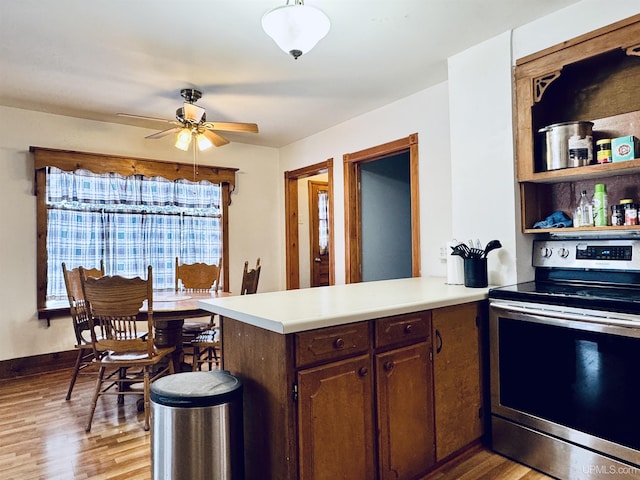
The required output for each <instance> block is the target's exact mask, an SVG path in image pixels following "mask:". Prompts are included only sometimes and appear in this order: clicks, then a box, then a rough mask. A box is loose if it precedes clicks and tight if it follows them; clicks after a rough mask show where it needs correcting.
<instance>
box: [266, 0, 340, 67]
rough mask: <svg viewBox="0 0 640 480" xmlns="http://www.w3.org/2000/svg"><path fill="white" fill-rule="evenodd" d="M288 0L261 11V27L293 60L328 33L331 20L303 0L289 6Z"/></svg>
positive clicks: (296, 0) (297, 0)
mask: <svg viewBox="0 0 640 480" xmlns="http://www.w3.org/2000/svg"><path fill="white" fill-rule="evenodd" d="M290 1H291V0H287V3H286V5H282V6H280V7H276V8H274V9H272V10H269V11H268V12H267V13H265V14H264V16H263V17H262V28H263V29H264V31H265V32H266V33H267V35H269V36H270V37H271V38H273V40H274V41H275V42H276V44H277V45H278V46H279V47H280V48H281V49H282V50H283V51H284V52H286V53H288V54H290V55H291V56H293V58H294V59H296V60H297V59H298V57H299V56H300V55H302V54H304V53H307V52H308V51H309V50H311V49H312V48H313V47H314V46H315V45H316V44H317V43H318V42H319V41H320V40H322V39H323V38H324V37H325V36H326V35H327V33H329V28H330V27H331V22H330V21H329V17H327V16H326V15H325V13H324V12H323V11H322V10H319V9H317V8H315V7H311V6H307V5H305V4H304V0H293V1H294V4H293V5H290V4H289V2H290Z"/></svg>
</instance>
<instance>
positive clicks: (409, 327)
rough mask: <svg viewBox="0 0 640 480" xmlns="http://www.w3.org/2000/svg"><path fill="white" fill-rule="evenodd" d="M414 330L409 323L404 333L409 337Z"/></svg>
mask: <svg viewBox="0 0 640 480" xmlns="http://www.w3.org/2000/svg"><path fill="white" fill-rule="evenodd" d="M412 330H413V325H411V324H410V323H407V324H406V325H405V326H404V333H405V334H406V335H409V334H410V333H411V332H412Z"/></svg>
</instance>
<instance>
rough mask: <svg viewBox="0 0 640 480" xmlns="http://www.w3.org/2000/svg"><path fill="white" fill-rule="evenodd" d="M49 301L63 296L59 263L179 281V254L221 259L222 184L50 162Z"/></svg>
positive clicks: (188, 259) (169, 283)
mask: <svg viewBox="0 0 640 480" xmlns="http://www.w3.org/2000/svg"><path fill="white" fill-rule="evenodd" d="M46 202H47V279H48V282H47V297H46V298H47V300H50V299H64V298H66V289H65V285H64V279H63V277H62V268H61V265H62V262H65V263H66V264H67V266H68V267H69V268H75V267H77V266H80V265H82V266H85V267H87V268H93V267H98V266H99V265H100V261H101V260H102V261H104V265H105V273H106V274H107V275H121V276H123V277H134V276H140V277H143V278H144V277H145V275H146V270H147V265H151V266H152V267H153V286H154V288H155V289H171V288H173V287H174V284H175V282H174V279H175V272H174V269H175V258H176V257H179V258H180V260H181V261H182V262H183V263H194V262H204V263H209V264H211V263H214V264H218V262H219V261H220V258H221V257H222V245H221V238H220V218H221V216H222V215H221V208H220V205H221V188H220V185H219V184H212V183H210V182H208V181H206V180H204V181H201V182H190V181H188V180H185V179H179V180H175V181H173V182H171V181H169V180H167V179H164V178H162V177H153V178H147V177H144V176H142V175H132V176H129V177H123V176H122V175H119V174H117V173H104V174H96V173H92V172H90V171H88V170H76V171H75V172H64V171H62V170H60V169H59V168H56V167H48V168H47V192H46Z"/></svg>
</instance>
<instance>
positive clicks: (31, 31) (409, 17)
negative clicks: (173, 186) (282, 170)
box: [0, 0, 578, 147]
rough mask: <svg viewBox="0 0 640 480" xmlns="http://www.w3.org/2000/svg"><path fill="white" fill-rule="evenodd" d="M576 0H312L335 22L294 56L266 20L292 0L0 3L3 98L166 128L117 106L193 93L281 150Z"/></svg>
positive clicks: (160, 107)
mask: <svg viewBox="0 0 640 480" xmlns="http://www.w3.org/2000/svg"><path fill="white" fill-rule="evenodd" d="M291 1H292V2H293V0H291ZM577 1H578V0H535V1H532V0H306V4H307V5H312V6H316V7H318V8H320V9H322V10H323V11H324V12H325V13H326V14H327V15H328V16H329V18H330V19H331V23H332V27H331V30H330V32H329V34H328V35H327V37H325V38H324V39H323V40H321V41H320V43H319V44H318V45H317V46H316V47H315V48H314V49H313V50H312V51H311V52H309V53H308V54H306V55H303V56H302V57H300V58H299V59H298V60H293V58H292V57H289V56H288V55H287V54H285V53H284V52H283V51H281V50H280V49H279V48H278V47H277V46H276V45H275V43H274V42H273V41H272V40H271V39H270V38H269V37H267V36H266V34H265V33H264V32H263V31H262V28H261V25H260V20H261V17H262V15H263V14H264V13H265V12H266V11H268V10H269V9H271V8H273V7H276V6H279V5H284V4H285V3H286V0H1V2H0V105H6V106H12V107H18V108H25V109H31V110H38V111H43V112H50V113H57V114H62V115H70V116H75V117H80V118H87V119H95V120H101V121H107V122H116V123H125V124H129V125H137V126H141V127H146V128H151V129H156V130H161V129H163V128H166V127H167V125H166V124H163V123H160V122H148V121H147V122H145V121H136V120H131V119H125V118H122V117H118V116H116V113H118V112H126V113H131V114H136V115H144V116H150V117H159V118H166V119H169V120H172V119H173V118H174V114H175V110H176V109H177V108H179V107H180V106H181V105H182V101H183V100H182V98H181V97H180V94H179V92H180V89H182V88H185V87H194V88H198V89H200V90H202V92H203V98H202V99H201V100H200V101H199V102H198V105H200V106H202V107H205V108H206V109H207V119H208V120H210V121H213V120H216V121H235V122H255V123H257V124H258V125H259V127H260V133H259V134H257V135H256V134H249V133H245V134H238V133H236V134H225V136H226V137H227V138H229V139H230V140H232V141H240V142H244V143H251V144H256V145H265V146H271V147H280V146H283V145H287V144H289V143H291V142H294V141H296V140H299V139H301V138H304V137H307V136H309V135H312V134H314V133H316V132H319V131H322V130H324V129H327V128H329V127H331V126H333V125H336V124H338V123H341V122H343V121H345V120H348V119H350V118H353V117H356V116H358V115H360V114H363V113H365V112H368V111H371V110H373V109H375V108H377V107H381V106H383V105H385V104H388V103H390V102H392V101H394V100H397V99H399V98H402V97H406V96H407V95H410V94H412V93H415V92H417V91H420V90H423V89H425V88H427V87H429V86H431V85H434V84H436V83H439V82H442V81H444V80H446V75H447V65H446V59H447V57H450V56H451V55H454V54H456V53H458V52H461V51H463V50H465V49H467V48H468V47H470V46H472V45H474V44H477V43H480V42H482V41H483V40H486V39H488V38H491V37H494V36H495V35H498V34H500V33H503V32H505V31H508V30H510V29H512V28H515V27H518V26H520V25H523V24H526V23H528V22H530V21H532V20H534V19H536V18H539V17H542V16H545V15H547V14H549V13H551V12H553V11H556V10H559V9H561V8H564V7H566V6H568V5H570V4H573V3H577ZM541 34H543V32H541ZM149 141H158V142H160V141H163V142H167V144H168V145H169V144H170V140H168V139H167V138H164V139H160V140H149Z"/></svg>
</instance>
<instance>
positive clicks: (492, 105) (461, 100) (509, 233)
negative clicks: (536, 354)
mask: <svg viewBox="0 0 640 480" xmlns="http://www.w3.org/2000/svg"><path fill="white" fill-rule="evenodd" d="M638 13H640V2H638V1H626V0H609V1H602V0H584V1H582V2H580V3H577V4H574V5H572V6H569V7H567V8H565V9H563V10H560V11H558V12H556V13H554V14H552V15H549V16H547V17H544V18H542V19H540V20H538V21H536V22H532V23H530V24H528V25H525V26H523V27H521V28H518V29H516V30H514V32H513V35H511V34H510V32H506V33H504V34H502V35H498V36H497V37H495V38H493V39H491V40H489V41H486V42H484V43H482V44H479V45H476V46H474V47H473V48H470V49H468V50H466V51H464V52H462V53H460V54H458V55H456V56H454V57H452V58H450V59H449V101H450V109H451V110H450V111H451V124H450V128H451V145H452V148H451V168H452V178H454V179H455V181H454V182H453V184H452V204H453V227H452V228H453V235H454V236H455V237H458V239H467V238H468V237H472V238H475V236H480V238H481V240H483V241H484V242H486V241H487V240H488V239H489V237H491V238H493V237H495V238H497V239H499V240H500V241H501V242H502V244H503V245H504V248H503V249H501V250H498V251H496V252H495V254H491V255H490V256H489V282H490V283H493V284H506V283H515V282H517V281H525V280H531V279H532V278H533V269H532V268H531V242H532V236H531V235H526V236H525V235H523V234H522V233H520V231H521V229H520V218H519V215H520V213H519V212H520V206H519V193H518V189H517V183H516V180H515V169H514V160H513V158H514V148H513V129H512V125H513V121H512V119H513V112H514V110H513V100H512V98H513V88H512V80H511V72H512V66H513V65H515V60H516V59H518V58H520V57H523V56H526V55H529V54H531V53H535V52H537V51H540V50H542V49H545V48H548V47H551V46H553V45H556V44H558V43H560V42H563V41H566V40H569V39H571V38H573V37H576V36H578V35H581V34H584V33H588V32H590V31H592V30H595V29H597V28H600V27H603V26H606V25H608V24H610V23H613V22H616V21H618V20H621V19H624V18H627V17H630V16H632V15H635V14H638ZM460 237H462V238H460Z"/></svg>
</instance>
